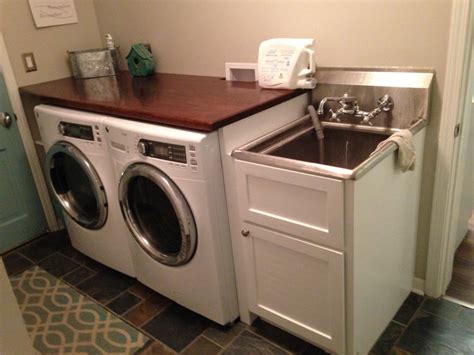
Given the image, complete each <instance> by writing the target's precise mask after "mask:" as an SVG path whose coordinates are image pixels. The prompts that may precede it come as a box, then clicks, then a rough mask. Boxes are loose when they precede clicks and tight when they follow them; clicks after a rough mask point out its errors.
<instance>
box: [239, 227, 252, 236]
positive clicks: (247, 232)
mask: <svg viewBox="0 0 474 355" xmlns="http://www.w3.org/2000/svg"><path fill="white" fill-rule="evenodd" d="M240 233H241V234H242V236H244V237H248V236H249V234H250V231H249V230H248V229H242V230H241V231H240Z"/></svg>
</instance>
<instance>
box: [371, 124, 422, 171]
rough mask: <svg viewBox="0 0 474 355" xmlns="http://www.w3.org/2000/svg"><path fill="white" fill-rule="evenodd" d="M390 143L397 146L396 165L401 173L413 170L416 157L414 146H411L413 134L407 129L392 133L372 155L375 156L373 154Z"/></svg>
mask: <svg viewBox="0 0 474 355" xmlns="http://www.w3.org/2000/svg"><path fill="white" fill-rule="evenodd" d="M390 142H394V143H396V144H397V145H398V165H399V166H400V169H402V171H407V170H414V169H415V161H416V156H415V146H414V145H413V134H412V133H411V132H410V131H409V130H408V129H403V130H401V131H399V132H397V133H394V134H392V135H391V136H390V137H389V138H387V139H386V140H384V141H382V142H380V143H379V144H378V145H377V148H375V150H374V151H373V152H372V154H375V152H377V151H378V150H380V149H382V148H384V147H385V146H386V145H387V144H390ZM372 154H370V155H372Z"/></svg>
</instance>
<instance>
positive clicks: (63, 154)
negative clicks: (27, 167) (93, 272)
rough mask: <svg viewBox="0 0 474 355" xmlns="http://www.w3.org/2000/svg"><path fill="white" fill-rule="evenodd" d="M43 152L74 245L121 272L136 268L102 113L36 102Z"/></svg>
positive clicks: (130, 273) (132, 274)
mask: <svg viewBox="0 0 474 355" xmlns="http://www.w3.org/2000/svg"><path fill="white" fill-rule="evenodd" d="M35 115H36V120H37V122H38V127H39V130H40V134H41V139H42V142H43V144H44V148H45V151H46V152H47V154H46V158H45V162H44V168H45V175H46V180H47V182H48V185H49V187H50V190H51V192H52V194H53V195H54V196H55V198H56V199H57V201H58V202H59V204H60V205H61V208H62V212H63V216H64V222H65V225H66V229H67V230H68V233H69V237H70V238H71V243H72V245H73V247H74V248H76V249H77V250H79V251H81V252H82V253H84V254H86V255H87V256H89V257H91V258H92V259H95V260H96V261H98V262H100V263H102V264H104V265H107V266H109V267H111V268H112V269H115V270H117V271H120V272H122V273H124V274H127V275H130V276H134V275H135V271H134V268H133V262H132V257H131V251H130V247H129V244H128V243H129V242H128V229H127V227H126V226H125V223H124V222H123V219H122V215H121V212H120V207H119V204H118V198H117V192H116V191H117V189H116V186H115V178H114V171H113V167H112V165H111V164H110V158H109V157H108V150H107V144H106V142H105V132H104V129H103V125H102V120H103V116H101V115H96V114H93V113H88V112H82V111H75V110H69V109H65V108H60V107H54V106H48V105H39V106H36V107H35Z"/></svg>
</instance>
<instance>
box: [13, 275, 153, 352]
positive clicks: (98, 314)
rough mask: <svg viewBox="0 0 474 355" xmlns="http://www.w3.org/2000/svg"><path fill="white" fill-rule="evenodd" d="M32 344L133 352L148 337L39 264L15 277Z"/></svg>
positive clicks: (51, 349) (72, 349) (65, 349)
mask: <svg viewBox="0 0 474 355" xmlns="http://www.w3.org/2000/svg"><path fill="white" fill-rule="evenodd" d="M10 281H11V284H12V287H13V291H14V292H15V296H16V298H17V300H18V305H19V307H20V311H21V313H22V315H23V319H24V320H25V324H26V328H27V330H28V333H29V335H30V338H31V339H32V342H33V346H34V347H35V349H36V350H38V351H39V352H40V353H43V354H81V353H82V354H110V353H113V354H133V353H135V352H136V351H137V350H139V349H140V348H141V347H142V346H143V345H144V344H145V343H146V342H147V341H148V337H147V336H145V335H144V334H142V333H141V332H139V331H138V330H137V329H135V328H133V327H132V326H130V325H128V324H127V323H125V322H124V321H122V320H121V319H119V318H117V317H116V316H115V315H113V314H112V313H110V312H109V311H107V310H106V309H105V308H103V307H101V306H100V305H98V304H97V303H95V302H93V301H91V300H90V299H88V298H87V297H85V296H83V295H81V294H80V293H78V292H77V291H76V290H74V289H72V288H71V287H70V286H68V285H67V284H66V283H64V282H62V281H61V280H59V279H58V278H56V277H54V276H52V275H51V274H49V273H48V272H46V271H45V270H43V269H41V268H40V267H38V266H34V267H32V268H31V269H28V270H26V271H24V272H23V273H21V274H19V275H16V276H12V277H10Z"/></svg>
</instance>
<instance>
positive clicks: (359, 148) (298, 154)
mask: <svg viewBox="0 0 474 355" xmlns="http://www.w3.org/2000/svg"><path fill="white" fill-rule="evenodd" d="M387 138H388V135H387V134H377V133H368V132H357V131H349V130H340V129H334V128H326V129H324V139H323V140H322V141H321V142H320V141H318V140H317V138H316V132H315V131H314V129H310V130H308V131H306V132H304V133H302V134H301V135H300V136H297V137H295V138H294V139H292V140H290V141H289V142H286V143H285V144H283V145H281V146H279V147H277V148H275V149H274V150H269V151H267V154H269V155H272V156H277V157H282V158H288V159H293V160H301V161H305V162H309V163H317V164H324V165H330V166H335V167H339V168H344V169H354V168H355V167H356V166H357V165H359V164H360V163H362V162H363V161H364V160H365V159H367V158H368V157H369V156H370V153H372V152H373V151H374V150H375V148H376V147H377V144H379V143H380V142H382V141H383V140H385V139H387Z"/></svg>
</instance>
